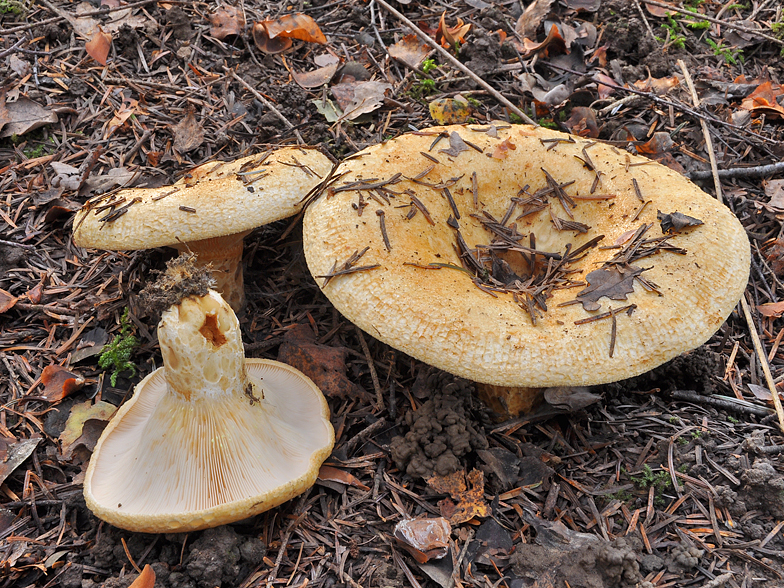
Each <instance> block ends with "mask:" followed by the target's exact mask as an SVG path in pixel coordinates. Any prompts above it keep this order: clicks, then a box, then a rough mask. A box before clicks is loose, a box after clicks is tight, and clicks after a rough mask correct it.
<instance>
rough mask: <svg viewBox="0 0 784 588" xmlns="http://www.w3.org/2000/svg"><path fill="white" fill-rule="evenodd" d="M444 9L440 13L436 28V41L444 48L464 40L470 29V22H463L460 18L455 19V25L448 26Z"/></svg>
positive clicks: (456, 44)
mask: <svg viewBox="0 0 784 588" xmlns="http://www.w3.org/2000/svg"><path fill="white" fill-rule="evenodd" d="M445 18H446V10H445V11H444V12H443V13H442V14H441V20H440V21H439V22H438V29H437V30H436V41H437V42H439V43H441V46H442V47H444V48H445V49H454V48H455V47H457V46H458V45H460V44H462V43H464V42H465V36H466V35H467V34H468V31H470V30H471V25H470V24H464V23H463V19H462V18H458V19H457V25H456V26H454V27H449V26H447V24H446V20H445Z"/></svg>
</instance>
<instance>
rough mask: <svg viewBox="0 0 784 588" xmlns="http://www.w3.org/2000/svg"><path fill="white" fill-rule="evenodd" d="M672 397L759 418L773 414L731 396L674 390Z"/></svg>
mask: <svg viewBox="0 0 784 588" xmlns="http://www.w3.org/2000/svg"><path fill="white" fill-rule="evenodd" d="M672 397H673V398H675V399H676V400H683V401H685V402H694V403H695V404H709V405H711V406H716V407H718V408H723V409H724V410H733V411H736V412H743V413H746V414H753V415H755V416H759V417H766V416H768V415H770V414H771V412H770V410H768V409H767V408H765V407H764V406H758V405H756V404H752V403H750V402H748V401H746V400H743V401H741V400H738V399H736V398H733V397H731V396H719V395H715V394H714V395H713V396H703V395H701V394H697V393H696V392H695V391H694V390H673V391H672Z"/></svg>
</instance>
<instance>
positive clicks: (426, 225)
mask: <svg viewBox="0 0 784 588" xmlns="http://www.w3.org/2000/svg"><path fill="white" fill-rule="evenodd" d="M439 136H441V138H440V139H439ZM455 136H456V137H455ZM586 154H587V159H588V160H590V163H587V162H586ZM592 167H593V168H594V169H591V168H592ZM543 170H546V171H547V172H548V173H549V174H550V175H551V176H552V178H553V179H554V181H555V182H557V183H558V184H566V183H568V182H572V181H573V182H574V183H572V184H570V185H568V186H564V187H563V191H564V192H565V193H566V194H567V195H568V196H569V197H570V198H573V199H574V201H575V203H576V206H575V207H574V208H572V207H571V206H569V205H567V204H562V203H561V202H560V201H559V198H556V197H555V195H554V194H553V193H551V194H550V195H549V196H547V197H546V198H545V201H546V203H545V206H544V208H543V209H542V210H541V211H539V212H534V213H532V214H528V215H525V216H521V215H522V213H524V212H525V210H524V208H525V206H527V205H523V204H521V203H520V204H518V203H517V202H515V201H513V200H512V199H513V198H517V199H519V200H521V201H522V200H526V199H527V198H528V197H529V196H530V195H532V194H534V193H535V192H536V191H537V190H539V189H541V188H546V187H547V185H548V184H547V178H546V176H545V173H544V171H543ZM597 172H598V177H599V179H598V181H597V179H596V178H597ZM338 176H339V178H340V179H339V180H338V181H336V182H335V183H334V184H333V185H332V187H331V188H330V190H328V191H327V192H326V193H325V194H323V195H322V196H321V197H320V199H319V200H318V201H316V202H315V203H314V204H313V205H311V206H310V207H309V208H308V210H307V211H306V214H305V219H304V229H303V232H304V247H305V254H306V257H307V262H308V265H309V267H310V270H311V272H312V274H313V275H314V276H315V277H317V281H318V282H319V284H320V285H321V287H322V289H323V291H324V293H325V294H326V296H327V297H328V298H329V299H330V300H331V301H332V303H333V304H334V305H335V307H336V308H337V309H338V310H339V311H340V312H341V313H343V314H344V315H345V316H346V317H347V318H348V319H349V320H350V321H352V322H353V323H355V324H357V325H358V326H359V327H361V328H362V329H363V330H365V331H366V332H367V333H369V334H371V335H372V336H374V337H376V338H377V339H380V340H381V341H384V342H386V343H388V344H389V345H391V346H393V347H395V348H397V349H400V350H402V351H404V352H406V353H408V354H409V355H411V356H413V357H415V358H417V359H420V360H422V361H424V362H426V363H428V364H431V365H434V366H437V367H439V368H441V369H444V370H446V371H448V372H450V373H452V374H456V375H459V376H462V377H465V378H468V379H471V380H473V381H476V382H482V383H486V384H492V385H498V386H511V387H519V386H531V387H548V386H568V385H592V384H600V383H606V382H611V381H616V380H620V379H623V378H628V377H631V376H635V375H638V374H640V373H643V372H645V371H648V370H650V369H652V368H654V367H656V366H658V365H660V364H662V363H664V362H665V361H667V360H669V359H672V358H673V357H675V356H677V355H679V354H680V353H682V352H684V351H687V350H689V349H693V348H695V347H697V346H699V345H701V344H702V343H704V342H705V341H706V340H707V339H708V338H709V337H710V336H711V334H713V333H714V332H715V331H716V330H717V329H718V328H719V327H720V326H721V325H722V323H723V321H724V320H725V319H726V318H727V316H728V315H729V313H730V312H731V311H732V309H733V307H734V306H735V304H736V303H737V301H738V299H739V298H740V296H741V295H742V293H743V291H744V289H745V287H746V282H747V280H748V273H749V263H750V253H749V243H748V240H747V237H746V234H745V231H744V229H743V227H742V226H741V224H740V223H739V222H738V220H737V219H736V218H735V216H734V215H733V214H732V213H731V212H730V210H729V209H727V208H726V207H725V206H724V205H722V204H720V203H719V202H717V201H716V200H715V199H714V198H712V197H710V196H709V195H707V194H705V193H704V192H702V191H701V190H700V189H699V188H698V187H697V186H695V185H694V184H692V183H690V182H689V181H688V180H686V179H685V178H683V177H682V176H681V175H679V174H677V173H676V172H674V171H672V170H670V169H669V168H666V167H664V166H661V165H659V164H656V163H653V162H651V161H650V160H647V159H644V158H641V157H637V156H632V155H629V154H627V153H626V152H625V151H622V150H619V149H616V148H615V147H612V146H610V145H606V144H603V143H597V142H595V141H588V140H585V139H582V138H579V137H572V136H569V135H565V134H563V133H558V132H555V131H551V130H548V129H541V128H533V127H530V126H523V125H514V126H510V125H505V126H504V125H501V124H500V123H499V124H498V126H497V127H495V126H484V127H481V126H479V125H474V126H470V125H469V126H451V127H437V128H432V129H425V130H424V131H423V132H421V133H412V134H407V135H403V136H400V137H398V138H396V139H393V140H391V141H388V142H386V143H384V144H380V145H375V146H372V147H369V148H367V149H365V150H363V151H361V152H360V153H358V154H357V155H356V156H355V157H353V158H351V159H350V160H347V161H345V162H343V163H342V164H341V165H340V166H339V167H338V169H337V170H336V177H338ZM635 182H636V188H635ZM444 187H446V188H448V193H447V192H446V191H445V190H444ZM450 197H451V198H452V200H453V202H454V205H452V204H450V202H449V198H450ZM610 197H611V198H610ZM595 198H607V199H595ZM385 199H388V203H387V201H385ZM643 201H645V202H647V204H645V205H644V207H643ZM416 202H419V203H420V204H421V205H422V206H420V205H419V204H417V203H416ZM510 207H511V213H510V217H509V221H508V222H507V225H506V226H507V227H509V226H511V224H512V223H515V224H516V230H517V231H518V233H519V234H521V235H524V236H525V238H524V239H523V240H521V241H520V243H521V244H522V245H529V237H528V235H529V234H530V233H533V234H535V247H536V249H537V250H539V251H546V252H553V253H560V254H563V253H564V252H565V248H566V245H567V244H568V243H570V244H572V248H571V249H572V250H574V249H576V248H578V247H580V246H581V245H583V244H585V243H587V242H589V241H590V240H591V239H593V238H595V237H598V236H600V235H604V238H603V240H602V241H601V242H600V243H599V246H598V247H593V248H591V249H589V250H588V254H587V255H586V256H585V257H584V258H583V259H581V260H580V261H577V262H575V263H573V264H572V265H571V266H570V268H571V269H572V270H577V272H576V273H574V274H570V275H569V278H571V279H572V280H574V281H578V282H581V281H582V282H584V280H585V279H586V276H587V275H588V274H589V273H590V272H591V271H593V270H597V269H600V268H602V266H603V264H604V263H605V262H607V261H608V260H609V259H610V258H611V257H613V256H614V255H615V254H616V253H618V252H619V249H617V248H615V249H612V248H610V249H607V248H602V247H603V246H613V245H614V244H615V243H616V242H617V243H624V242H626V241H624V239H623V237H624V235H626V236H628V235H629V234H630V232H632V231H635V230H637V229H638V228H639V227H640V226H641V225H642V224H644V223H645V224H652V227H651V228H650V229H649V231H648V233H647V234H646V236H647V237H657V236H659V237H660V236H662V229H661V228H660V223H659V222H658V221H657V211H661V212H663V213H667V214H670V213H674V212H680V213H682V214H685V215H688V216H691V217H694V218H696V219H699V220H701V221H702V222H703V224H702V225H700V226H695V227H693V228H689V229H686V230H683V231H682V232H679V233H678V234H676V235H675V236H674V237H673V238H672V239H671V240H670V241H669V243H670V244H671V245H673V246H675V247H679V248H683V249H684V250H685V254H684V255H678V254H676V253H673V252H670V251H661V252H659V253H658V254H656V255H653V256H651V257H647V258H645V259H642V260H640V261H638V262H636V263H635V264H634V265H636V266H639V267H642V268H650V269H648V270H646V271H645V272H644V273H643V274H642V276H643V277H644V278H645V279H646V280H649V281H650V282H653V283H655V284H656V286H657V287H658V291H659V293H660V294H661V295H658V294H657V293H656V292H652V291H646V289H645V288H643V287H642V286H641V284H640V283H637V282H635V283H634V287H633V292H632V293H630V294H628V297H627V299H625V300H617V301H616V300H609V299H608V298H607V297H602V298H600V299H599V300H598V303H599V305H600V307H601V308H600V309H599V310H598V311H595V312H589V311H587V310H585V308H584V307H583V305H582V304H579V303H577V304H573V303H574V301H575V297H576V295H577V294H578V293H579V292H581V291H582V290H583V289H584V288H585V285H582V286H577V287H571V288H564V289H555V290H553V291H552V292H551V296H550V297H549V298H547V300H546V306H547V310H546V311H544V310H540V311H539V312H537V313H536V314H538V317H537V320H536V324H533V323H532V319H531V316H529V313H528V312H527V311H526V310H525V309H524V308H521V305H520V304H518V302H516V301H515V300H514V297H513V295H512V294H510V293H506V292H495V293H494V295H491V294H489V293H488V292H486V291H484V290H482V289H480V288H479V287H477V285H475V284H474V282H473V281H472V278H471V275H469V273H467V272H465V271H463V270H462V269H461V268H462V266H463V263H462V262H461V259H460V257H459V255H458V253H457V249H458V245H457V237H456V232H457V230H459V231H460V234H461V236H462V237H463V238H464V239H465V242H466V244H467V246H468V248H469V249H471V250H473V251H474V253H475V254H476V255H477V256H480V255H481V254H483V253H482V251H485V252H486V250H477V249H476V248H477V246H478V245H487V244H489V243H490V242H491V241H492V238H493V236H492V234H491V233H490V232H489V231H488V230H487V229H486V228H485V226H483V224H482V221H487V220H488V219H489V217H488V216H487V214H489V215H491V216H492V217H493V218H494V219H496V220H498V221H501V220H502V219H503V218H504V217H505V215H507V213H509V211H510ZM423 208H424V209H426V210H427V212H428V213H429V217H430V219H431V220H432V223H433V224H431V223H430V222H428V219H427V218H426V215H425V214H424V213H423V211H422V209H423ZM567 208H568V209H569V212H570V213H572V214H573V216H574V218H573V219H570V218H569V216H568V213H567V212H566V209H567ZM641 208H642V210H641ZM455 209H456V210H455ZM456 211H457V213H459V215H460V216H459V219H458V218H457V214H456ZM486 213H487V214H486ZM551 214H552V216H551ZM412 215H413V216H412ZM450 217H452V220H449V218H450ZM554 217H556V218H560V219H562V220H567V221H571V220H573V221H576V222H579V223H583V224H585V225H587V227H588V228H587V232H585V233H579V232H577V231H575V230H561V231H559V230H556V228H555V226H554V220H553V218H554ZM448 220H449V222H448ZM382 224H383V231H382ZM450 225H451V226H450ZM456 227H457V228H456ZM384 232H385V233H386V241H387V242H385V236H384V234H383V233H384ZM365 248H367V250H366V252H365V253H364V254H363V255H362V257H361V258H359V259H357V255H358V254H359V253H361V252H362V251H363V250H365ZM355 254H356V255H355ZM352 256H353V257H352ZM543 259H544V258H543V257H542V256H538V259H537V264H540V267H542V266H541V264H542V263H544V262H543ZM348 261H351V263H350V264H349V265H351V267H349V268H347V267H346V262H348ZM373 266H378V267H375V268H374V269H365V270H363V271H356V272H353V271H352V268H356V267H367V268H370V267H373ZM439 266H440V269H438V267H439ZM427 267H429V268H433V269H426V268H427ZM335 274H338V275H335ZM330 275H335V277H333V278H331V279H330V280H329V281H328V282H327V283H326V285H325V279H324V278H323V276H330ZM319 276H322V277H319ZM564 303H566V304H568V305H566V306H560V305H561V304H564ZM628 304H635V305H636V309H635V310H634V312H633V313H632V314H631V315H630V316H629V315H627V314H625V313H623V314H618V315H617V316H615V321H616V327H617V328H616V333H615V341H614V350H613V353H612V356H610V347H611V338H612V337H613V335H612V330H613V329H612V321H611V320H610V319H609V318H605V319H603V320H596V321H594V322H589V323H587V324H579V321H581V320H583V319H587V318H590V317H592V316H596V315H598V314H601V313H606V312H608V311H610V310H611V309H617V308H620V307H622V306H625V305H628ZM523 306H525V305H523ZM576 322H577V323H578V324H576Z"/></svg>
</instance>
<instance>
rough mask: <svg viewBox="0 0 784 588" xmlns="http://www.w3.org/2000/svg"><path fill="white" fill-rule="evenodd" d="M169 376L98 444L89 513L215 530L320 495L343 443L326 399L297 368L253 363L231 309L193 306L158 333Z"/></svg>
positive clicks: (169, 528)
mask: <svg viewBox="0 0 784 588" xmlns="http://www.w3.org/2000/svg"><path fill="white" fill-rule="evenodd" d="M158 339H159V341H160V346H161V353H162V355H163V363H164V367H162V368H159V369H158V370H156V371H154V372H153V373H151V374H150V375H149V376H147V377H146V378H145V379H144V380H142V382H141V383H140V384H139V385H138V386H137V387H136V390H135V393H134V395H133V398H132V399H131V400H129V401H128V402H126V403H125V404H124V405H123V406H122V407H121V408H120V409H119V410H118V411H117V414H116V415H115V416H114V418H113V419H112V420H111V422H110V423H109V425H108V426H107V427H106V429H105V430H104V432H103V434H102V435H101V438H100V440H99V441H98V444H97V445H96V447H95V451H94V453H93V456H92V459H91V461H90V465H89V468H88V470H87V475H86V477H85V481H84V494H85V499H86V501H87V506H88V507H89V508H90V510H92V511H93V512H94V513H95V514H96V515H97V516H98V517H100V518H101V519H103V520H105V521H108V522H109V523H111V524H113V525H116V526H118V527H122V528H124V529H128V530H131V531H139V532H145V533H163V532H181V531H191V530H196V529H204V528H207V527H214V526H217V525H222V524H225V523H230V522H232V521H236V520H240V519H244V518H247V517H249V516H252V515H254V514H257V513H260V512H263V511H266V510H269V509H270V508H273V507H275V506H277V505H279V504H281V503H282V502H285V501H286V500H289V499H290V498H292V497H294V496H296V495H298V494H300V493H302V492H304V491H305V490H306V489H307V488H309V487H310V486H312V485H313V483H314V482H315V480H316V476H317V475H318V470H319V467H320V466H321V463H322V462H323V461H324V459H326V458H327V456H328V455H329V454H330V451H331V450H332V445H333V443H334V433H333V430H332V426H331V425H330V422H329V409H328V408H327V403H326V401H325V400H324V396H323V395H322V394H321V391H320V390H319V389H318V388H317V387H316V386H315V384H313V382H311V381H310V379H308V378H307V377H306V376H305V375H303V374H302V373H300V372H299V371H297V370H295V369H294V368H292V367H290V366H288V365H285V364H282V363H278V362H275V361H268V360H263V359H246V358H245V356H244V353H243V347H242V340H241V337H240V327H239V323H238V321H237V317H236V316H235V314H234V312H233V311H232V309H231V307H230V306H229V305H228V304H227V303H226V302H225V301H224V300H223V299H222V298H221V296H220V295H219V294H218V293H217V292H215V291H212V290H210V291H208V293H207V295H206V296H189V297H187V298H185V299H184V300H182V301H181V302H180V303H179V304H178V305H176V306H174V307H172V308H170V309H169V310H167V311H166V312H164V314H163V317H162V318H161V322H160V323H159V325H158Z"/></svg>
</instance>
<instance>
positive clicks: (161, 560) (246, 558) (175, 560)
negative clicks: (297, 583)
mask: <svg viewBox="0 0 784 588" xmlns="http://www.w3.org/2000/svg"><path fill="white" fill-rule="evenodd" d="M121 537H125V538H126V544H127V546H128V552H129V553H130V554H131V556H132V557H133V558H134V560H136V561H140V560H141V558H142V556H143V555H145V554H146V557H147V559H148V560H149V561H152V562H154V563H152V564H151V567H152V569H153V571H154V572H155V576H156V579H155V587H156V588H215V587H222V586H238V585H239V584H240V583H241V582H242V581H243V579H245V578H246V577H247V576H248V575H249V574H250V573H251V571H252V570H253V568H255V567H256V566H258V565H259V564H260V563H261V562H262V558H263V557H264V556H265V555H266V554H267V547H266V545H265V544H264V543H263V542H262V541H261V540H260V539H257V538H256V537H243V536H242V535H239V534H238V533H237V531H235V530H234V528H233V527H232V526H230V525H225V526H222V527H216V528H214V529H207V530H205V531H203V532H202V533H201V534H197V535H196V538H195V539H194V534H187V535H186V534H180V535H178V534H168V535H161V536H159V537H158V539H157V540H155V538H154V537H153V536H150V535H144V534H141V533H132V534H130V533H125V532H124V531H120V530H118V529H114V528H112V527H106V528H105V529H104V532H103V533H101V534H100V535H99V538H98V540H97V542H96V544H95V547H94V548H93V549H92V550H91V552H90V559H92V564H93V565H94V566H95V567H98V568H103V569H115V568H117V567H119V566H118V562H122V563H127V561H128V557H127V556H126V554H125V549H124V547H123V545H122V543H121V541H120V538H121ZM151 543H152V544H153V546H152V548H150V544H151ZM183 543H184V547H183ZM180 562H182V563H181V564H180ZM142 565H143V564H142ZM73 567H76V566H73ZM71 576H73V577H70V578H69V579H68V580H69V583H66V584H61V585H63V586H67V588H70V586H71V585H72V586H73V588H98V586H102V588H127V587H128V586H129V585H130V584H131V583H132V582H133V580H135V579H136V575H135V574H126V575H125V576H123V577H112V578H109V579H107V580H106V581H105V582H104V583H103V584H97V583H95V582H94V581H93V580H92V579H90V578H89V577H86V576H87V574H86V573H84V574H83V570H82V566H79V567H78V569H77V570H75V571H74V573H72V574H71Z"/></svg>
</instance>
